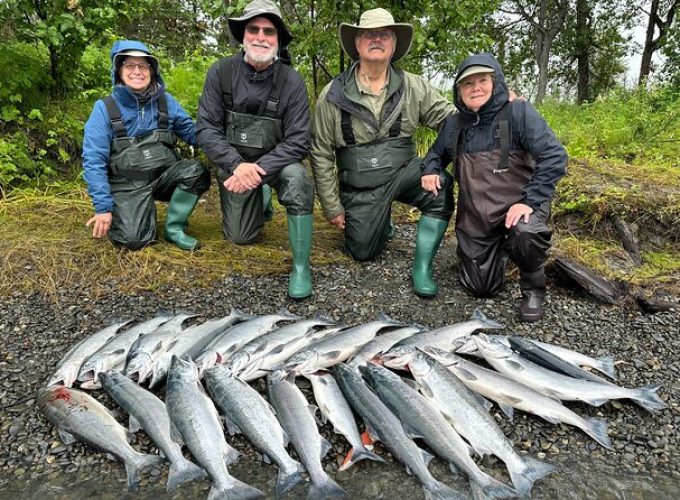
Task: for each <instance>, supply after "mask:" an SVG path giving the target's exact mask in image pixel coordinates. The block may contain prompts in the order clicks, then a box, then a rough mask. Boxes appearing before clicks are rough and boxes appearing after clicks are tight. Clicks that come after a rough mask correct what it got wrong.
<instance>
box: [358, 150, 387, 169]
mask: <svg viewBox="0 0 680 500" xmlns="http://www.w3.org/2000/svg"><path fill="white" fill-rule="evenodd" d="M385 168H392V158H391V157H390V155H389V154H383V155H381V156H372V157H370V158H366V157H363V158H357V170H358V171H359V172H376V171H377V170H381V169H385Z"/></svg>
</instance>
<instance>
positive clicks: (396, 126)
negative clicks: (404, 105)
mask: <svg viewBox="0 0 680 500" xmlns="http://www.w3.org/2000/svg"><path fill="white" fill-rule="evenodd" d="M400 132H401V113H399V116H397V119H396V120H395V121H394V123H393V124H392V126H391V127H390V137H397V136H398V135H399V133H400Z"/></svg>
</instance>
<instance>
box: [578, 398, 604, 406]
mask: <svg viewBox="0 0 680 500" xmlns="http://www.w3.org/2000/svg"><path fill="white" fill-rule="evenodd" d="M581 401H583V402H584V403H587V404H589V405H590V406H602V405H603V404H605V403H606V402H607V401H609V400H608V399H607V398H589V399H581Z"/></svg>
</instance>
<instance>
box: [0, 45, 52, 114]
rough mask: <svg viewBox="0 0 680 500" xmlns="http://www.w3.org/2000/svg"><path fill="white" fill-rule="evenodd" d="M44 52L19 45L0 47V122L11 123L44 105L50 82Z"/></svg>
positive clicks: (45, 53) (29, 46) (32, 47)
mask: <svg viewBox="0 0 680 500" xmlns="http://www.w3.org/2000/svg"><path fill="white" fill-rule="evenodd" d="M46 65H47V52H46V51H45V50H41V49H39V48H36V47H34V46H31V45H28V44H26V43H21V42H6V43H0V118H1V119H2V120H3V121H13V120H15V119H16V117H18V116H19V114H20V113H21V112H25V111H29V110H31V109H33V108H38V107H40V106H42V105H43V104H44V103H45V91H46V90H47V89H48V88H49V86H50V84H51V81H50V76H49V74H48V73H47V72H46V71H45V66H46Z"/></svg>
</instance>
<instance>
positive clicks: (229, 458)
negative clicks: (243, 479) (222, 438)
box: [224, 445, 241, 466]
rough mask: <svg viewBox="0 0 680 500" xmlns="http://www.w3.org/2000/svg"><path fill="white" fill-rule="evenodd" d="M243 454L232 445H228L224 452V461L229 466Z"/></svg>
mask: <svg viewBox="0 0 680 500" xmlns="http://www.w3.org/2000/svg"><path fill="white" fill-rule="evenodd" d="M240 455H241V454H240V453H239V452H238V451H236V450H235V449H234V448H232V447H231V446H229V445H227V450H226V451H225V452H224V463H225V464H226V465H227V466H229V465H231V464H233V463H234V462H236V461H237V460H238V457H239V456H240Z"/></svg>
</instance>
